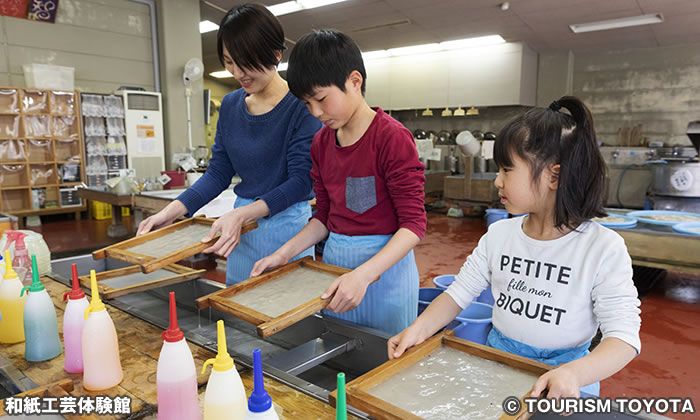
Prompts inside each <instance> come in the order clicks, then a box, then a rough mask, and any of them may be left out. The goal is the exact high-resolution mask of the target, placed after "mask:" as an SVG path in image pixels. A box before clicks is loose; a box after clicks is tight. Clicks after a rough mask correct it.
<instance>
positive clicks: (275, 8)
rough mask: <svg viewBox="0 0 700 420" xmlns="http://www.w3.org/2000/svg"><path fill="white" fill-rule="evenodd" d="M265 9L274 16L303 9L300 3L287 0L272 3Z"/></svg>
mask: <svg viewBox="0 0 700 420" xmlns="http://www.w3.org/2000/svg"><path fill="white" fill-rule="evenodd" d="M267 9H268V10H269V11H270V12H271V13H272V14H273V15H275V16H282V15H286V14H288V13H294V12H298V11H300V10H304V8H303V7H301V4H299V3H297V2H295V1H287V2H284V3H279V4H273V5H272V6H267Z"/></svg>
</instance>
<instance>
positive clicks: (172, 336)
mask: <svg viewBox="0 0 700 420" xmlns="http://www.w3.org/2000/svg"><path fill="white" fill-rule="evenodd" d="M184 337H185V334H183V333H182V331H181V330H180V328H179V327H178V326H177V307H176V306H175V292H170V328H168V329H167V330H165V331H163V340H164V341H167V342H168V343H175V342H177V341H180V340H182V339H183V338H184Z"/></svg>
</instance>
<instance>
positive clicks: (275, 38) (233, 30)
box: [216, 3, 287, 71]
mask: <svg viewBox="0 0 700 420" xmlns="http://www.w3.org/2000/svg"><path fill="white" fill-rule="evenodd" d="M224 46H226V49H227V50H228V53H229V54H230V55H231V58H232V59H233V62H234V63H236V65H237V66H238V67H240V68H242V69H247V70H260V71H264V70H266V69H269V68H271V67H275V66H276V65H277V64H278V62H279V61H278V59H277V57H276V56H275V52H277V51H283V50H285V49H286V48H287V47H285V46H284V30H283V29H282V25H281V24H280V22H279V20H277V18H276V17H275V15H273V14H272V13H271V12H270V11H269V10H267V8H266V7H265V6H262V5H260V4H255V3H248V4H242V5H240V6H236V7H233V8H231V10H229V11H228V13H226V16H224V18H223V19H221V24H220V25H219V32H218V33H217V35H216V51H217V52H218V53H219V61H221V64H224Z"/></svg>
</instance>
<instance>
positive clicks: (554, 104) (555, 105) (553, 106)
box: [549, 101, 561, 112]
mask: <svg viewBox="0 0 700 420" xmlns="http://www.w3.org/2000/svg"><path fill="white" fill-rule="evenodd" d="M549 109H551V110H552V111H554V112H558V111H559V110H560V109H561V104H560V103H559V102H558V101H552V103H551V104H549Z"/></svg>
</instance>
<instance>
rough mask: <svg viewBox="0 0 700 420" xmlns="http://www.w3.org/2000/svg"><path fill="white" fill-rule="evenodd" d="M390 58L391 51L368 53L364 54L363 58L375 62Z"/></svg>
mask: <svg viewBox="0 0 700 420" xmlns="http://www.w3.org/2000/svg"><path fill="white" fill-rule="evenodd" d="M389 56H390V55H389V51H387V50H376V51H367V52H363V53H362V58H363V59H365V60H374V59H375V58H387V57H389Z"/></svg>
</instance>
